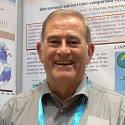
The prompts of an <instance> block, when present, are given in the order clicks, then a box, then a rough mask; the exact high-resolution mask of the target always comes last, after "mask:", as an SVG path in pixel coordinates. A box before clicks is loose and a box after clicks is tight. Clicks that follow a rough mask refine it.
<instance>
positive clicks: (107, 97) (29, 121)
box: [0, 76, 125, 125]
mask: <svg viewBox="0 0 125 125" xmlns="http://www.w3.org/2000/svg"><path fill="white" fill-rule="evenodd" d="M42 88H43V93H42V104H43V110H44V119H45V125H71V124H72V122H73V118H74V115H75V113H76V109H77V107H78V104H79V102H80V100H81V97H83V98H85V97H87V98H88V101H87V105H86V106H85V110H84V111H83V114H82V117H81V119H80V123H79V125H87V121H88V117H89V116H92V117H94V118H96V117H97V118H100V119H103V120H108V121H109V125H125V98H124V97H123V96H121V95H120V94H118V93H116V92H114V91H112V90H109V89H107V88H105V87H102V86H100V85H97V84H95V83H93V82H92V86H91V90H90V92H89V88H88V81H87V78H86V76H85V77H84V79H83V80H82V82H81V83H80V85H79V87H78V88H77V90H76V93H75V94H74V95H73V96H72V97H70V98H69V99H68V100H67V104H66V105H65V106H63V105H62V104H61V102H60V99H59V98H58V97H57V96H56V95H54V94H52V93H51V91H50V89H49V87H48V84H47V82H45V83H44V84H42V85H41V86H39V87H37V88H35V89H31V90H29V91H27V92H23V93H21V94H19V95H17V96H15V97H13V98H12V99H10V100H9V101H8V102H6V103H5V104H4V106H3V108H2V109H1V112H0V125H38V124H39V123H38V110H39V106H38V101H39V98H40V93H41V90H42ZM69 91H70V90H69Z"/></svg>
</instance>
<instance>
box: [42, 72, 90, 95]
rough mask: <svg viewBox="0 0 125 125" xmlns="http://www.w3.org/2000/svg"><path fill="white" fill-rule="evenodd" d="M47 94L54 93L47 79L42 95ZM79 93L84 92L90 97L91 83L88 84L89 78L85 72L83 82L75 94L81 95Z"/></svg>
mask: <svg viewBox="0 0 125 125" xmlns="http://www.w3.org/2000/svg"><path fill="white" fill-rule="evenodd" d="M45 94H52V92H51V90H50V88H49V86H48V83H47V81H46V80H45V82H44V84H43V92H42V96H43V95H45ZM79 94H83V95H86V96H87V97H88V95H89V85H88V80H87V76H86V74H84V78H83V80H82V81H81V83H80V84H79V86H78V88H77V89H76V92H75V94H74V95H73V96H75V95H79Z"/></svg>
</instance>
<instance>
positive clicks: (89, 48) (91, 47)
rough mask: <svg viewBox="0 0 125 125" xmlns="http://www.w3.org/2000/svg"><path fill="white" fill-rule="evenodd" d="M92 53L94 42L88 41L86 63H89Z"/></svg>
mask: <svg viewBox="0 0 125 125" xmlns="http://www.w3.org/2000/svg"><path fill="white" fill-rule="evenodd" d="M93 53H94V44H93V43H90V44H89V46H88V57H87V65H88V64H89V63H90V61H91V59H92V55H93Z"/></svg>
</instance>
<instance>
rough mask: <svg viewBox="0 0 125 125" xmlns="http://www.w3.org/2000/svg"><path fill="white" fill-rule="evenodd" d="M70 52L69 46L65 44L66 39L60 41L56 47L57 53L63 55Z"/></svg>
mask: <svg viewBox="0 0 125 125" xmlns="http://www.w3.org/2000/svg"><path fill="white" fill-rule="evenodd" d="M70 53H71V51H70V48H69V47H68V46H67V43H66V40H62V41H61V45H60V47H59V48H58V49H57V54H59V55H61V56H63V57H65V56H67V55H69V54H70Z"/></svg>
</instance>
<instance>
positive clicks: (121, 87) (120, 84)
mask: <svg viewBox="0 0 125 125" xmlns="http://www.w3.org/2000/svg"><path fill="white" fill-rule="evenodd" d="M115 91H116V92H118V93H120V94H122V95H123V96H125V51H123V52H115Z"/></svg>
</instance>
